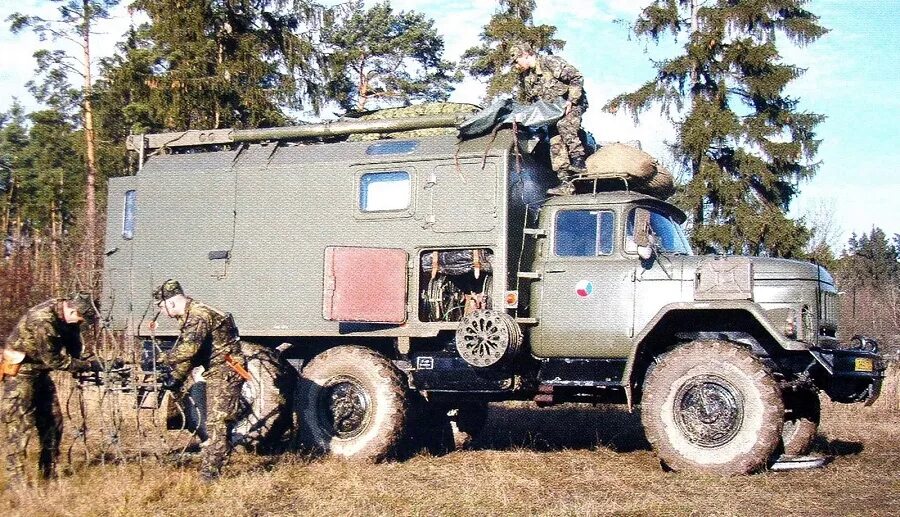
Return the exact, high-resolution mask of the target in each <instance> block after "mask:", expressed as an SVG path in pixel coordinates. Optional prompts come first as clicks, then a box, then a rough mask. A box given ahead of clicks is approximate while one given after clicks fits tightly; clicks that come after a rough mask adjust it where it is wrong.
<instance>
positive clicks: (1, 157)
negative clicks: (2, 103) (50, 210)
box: [0, 100, 28, 256]
mask: <svg viewBox="0 0 900 517" xmlns="http://www.w3.org/2000/svg"><path fill="white" fill-rule="evenodd" d="M2 119H3V123H2V124H0V196H2V198H0V199H2V211H3V212H2V222H0V226H2V232H3V237H4V241H5V244H6V249H4V256H8V255H9V254H10V252H11V249H10V248H11V246H12V245H14V244H15V242H14V241H15V239H16V238H17V233H19V232H18V230H19V228H18V227H16V223H15V222H16V220H17V219H19V218H18V217H17V215H18V209H19V202H18V200H19V198H20V197H21V195H20V194H19V190H20V185H21V176H22V173H23V168H24V163H25V158H24V156H23V151H24V149H25V147H26V146H27V145H28V128H27V127H26V124H27V119H26V115H25V109H24V108H22V104H21V103H19V101H18V100H14V101H13V105H12V107H11V108H10V110H9V112H7V113H4V114H3V116H2Z"/></svg>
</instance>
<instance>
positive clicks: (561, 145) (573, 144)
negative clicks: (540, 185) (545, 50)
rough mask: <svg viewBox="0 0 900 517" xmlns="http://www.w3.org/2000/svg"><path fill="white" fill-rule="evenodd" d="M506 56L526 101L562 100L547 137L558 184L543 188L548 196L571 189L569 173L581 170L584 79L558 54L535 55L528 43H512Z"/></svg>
mask: <svg viewBox="0 0 900 517" xmlns="http://www.w3.org/2000/svg"><path fill="white" fill-rule="evenodd" d="M509 57H510V60H511V61H512V63H513V65H514V67H515V69H516V71H518V72H519V75H520V79H521V80H522V85H523V93H524V94H525V99H526V100H527V101H528V102H536V101H537V100H539V99H543V100H544V101H547V102H555V101H557V100H559V99H560V98H562V99H563V100H564V101H566V108H565V109H566V111H565V114H564V115H563V117H562V118H561V119H559V121H558V122H557V123H556V129H557V131H558V133H559V134H558V135H556V136H554V137H552V138H551V139H550V164H551V166H552V167H553V172H555V173H556V175H557V177H559V181H560V183H561V184H560V186H558V187H555V188H552V189H550V190H548V191H547V193H548V194H552V195H565V194H572V193H574V192H575V188H574V186H573V185H572V178H571V175H572V174H579V173H583V172H585V169H584V155H585V152H584V144H582V143H581V138H579V136H578V130H579V129H581V116H582V115H584V112H585V110H587V107H588V102H587V96H586V95H585V93H584V78H583V77H582V76H581V72H579V71H578V69H577V68H575V67H574V66H572V65H570V64H569V63H567V62H566V61H565V60H563V59H562V58H561V57H558V56H539V55H537V53H535V51H534V49H533V48H532V47H531V45H529V44H527V43H522V42H520V43H514V44H513V45H512V46H511V47H510V49H509Z"/></svg>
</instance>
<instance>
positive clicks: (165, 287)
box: [153, 278, 184, 302]
mask: <svg viewBox="0 0 900 517" xmlns="http://www.w3.org/2000/svg"><path fill="white" fill-rule="evenodd" d="M179 294H184V289H182V288H181V284H179V283H178V280H172V279H171V278H170V279H168V280H166V281H165V282H163V283H162V285H160V286H159V287H157V288H156V289H154V290H153V299H154V300H156V301H157V302H161V301H163V300H168V299H169V298H171V297H173V296H177V295H179Z"/></svg>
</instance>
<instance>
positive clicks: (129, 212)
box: [122, 190, 137, 239]
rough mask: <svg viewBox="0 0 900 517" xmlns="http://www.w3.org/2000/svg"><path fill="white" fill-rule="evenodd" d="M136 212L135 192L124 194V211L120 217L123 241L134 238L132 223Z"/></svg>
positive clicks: (130, 191)
mask: <svg viewBox="0 0 900 517" xmlns="http://www.w3.org/2000/svg"><path fill="white" fill-rule="evenodd" d="M136 211H137V191H136V190H129V191H127V192H125V209H124V211H123V212H124V213H123V216H122V237H124V238H125V239H133V238H134V222H135V212H136Z"/></svg>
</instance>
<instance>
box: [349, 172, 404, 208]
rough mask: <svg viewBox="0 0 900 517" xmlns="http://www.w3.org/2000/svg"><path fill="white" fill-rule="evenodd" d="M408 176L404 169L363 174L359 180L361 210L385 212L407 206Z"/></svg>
mask: <svg viewBox="0 0 900 517" xmlns="http://www.w3.org/2000/svg"><path fill="white" fill-rule="evenodd" d="M411 194H412V192H411V189H410V178H409V173H408V172H405V171H393V172H372V173H368V174H363V176H362V178H361V179H360V182H359V208H360V210H362V211H363V212H386V211H392V210H405V209H407V208H409V204H410V198H411Z"/></svg>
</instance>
